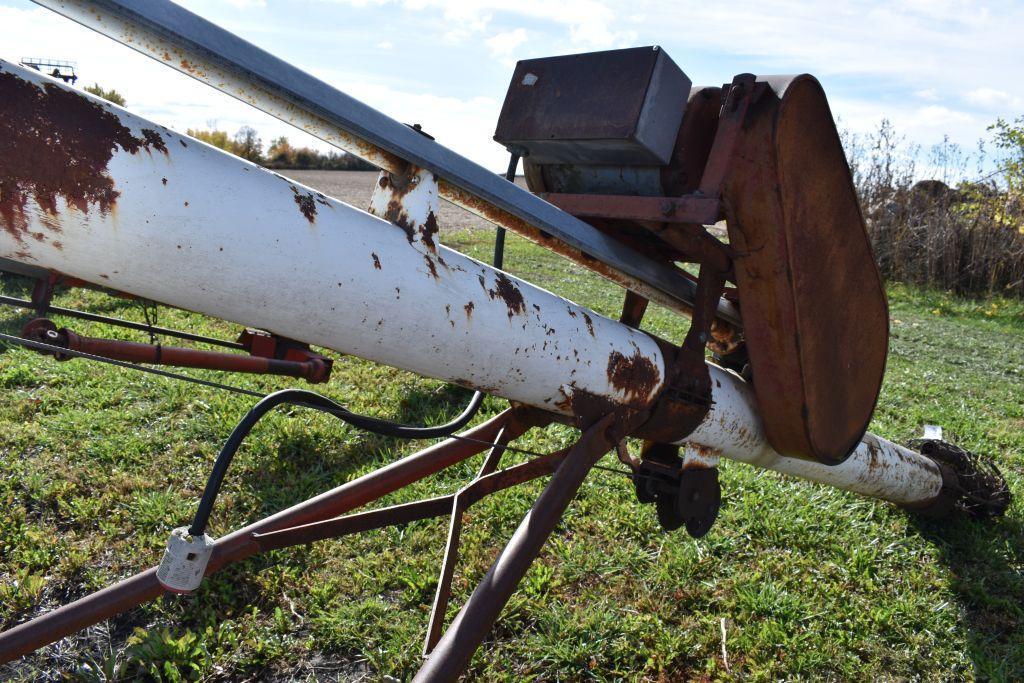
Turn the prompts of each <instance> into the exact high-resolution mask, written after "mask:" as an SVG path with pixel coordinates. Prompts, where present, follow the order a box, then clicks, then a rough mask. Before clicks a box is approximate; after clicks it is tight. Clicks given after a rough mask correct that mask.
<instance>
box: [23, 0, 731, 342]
mask: <svg viewBox="0 0 1024 683" xmlns="http://www.w3.org/2000/svg"><path fill="white" fill-rule="evenodd" d="M35 1H36V3H37V4H39V5H41V6H43V7H47V8H49V9H51V10H53V11H55V12H57V13H58V14H61V15H63V16H65V17H68V18H69V19H72V20H74V21H76V22H78V23H80V24H82V25H83V26H86V27H88V28H91V29H93V30H95V31H97V32H99V33H101V34H103V35H106V36H108V37H110V38H112V39H114V40H116V41H118V42H120V43H123V44H125V45H127V46H129V47H131V48H133V49H135V50H137V51H139V52H141V53H143V54H146V55H148V56H150V57H153V58H154V59H156V60H158V61H160V62H162V63H165V64H167V65H168V66H171V67H173V68H174V69H177V70H178V71H181V72H182V73H185V74H187V75H189V76H191V77H193V78H195V79H197V80H199V81H202V82H204V83H206V84H207V85H210V86H212V87H214V88H216V89H218V90H221V91H223V92H225V93H227V94H229V95H231V96H233V97H235V98H237V99H239V100H241V101H243V102H245V103H247V104H250V105H252V106H254V107H256V108H257V109H260V110H262V111H264V112H266V113H268V114H270V115H272V116H275V117H277V118H279V119H281V120H282V121H285V122H286V123H290V124H292V125H296V126H297V127H299V128H302V129H304V130H306V131H307V132H309V133H310V134H312V135H314V136H317V137H319V138H321V139H322V140H324V141H326V142H328V143H330V144H333V145H336V146H338V147H341V148H343V149H345V150H346V151H349V152H351V153H353V154H355V155H356V156H358V157H361V158H363V159H366V160H367V161H369V162H370V163H373V164H375V165H377V166H379V167H381V168H384V169H386V170H391V171H402V170H404V164H403V162H408V163H411V164H414V165H416V166H418V167H420V168H423V169H427V170H429V171H431V172H433V173H435V174H436V175H437V176H438V177H439V179H440V181H441V182H440V186H441V193H442V195H443V196H445V198H447V199H449V200H450V201H452V202H453V203H455V204H458V205H460V206H463V207H464V208H467V209H468V210H470V211H472V212H474V213H476V214H478V215H480V216H482V217H484V218H486V219H488V220H490V221H492V222H494V223H497V224H498V225H501V226H502V227H505V228H508V229H510V230H512V231H514V232H517V233H520V234H523V235H524V236H526V237H527V238H529V239H531V240H533V241H535V242H539V243H541V244H544V245H545V246H548V247H551V248H552V249H553V250H555V251H557V252H559V253H561V254H563V255H565V256H567V257H569V258H571V259H573V260H575V261H576V262H578V263H580V264H581V265H583V266H585V267H587V268H590V269H591V270H594V271H595V272H597V273H599V274H601V275H602V276H604V277H606V278H608V279H610V280H612V281H614V282H616V283H618V284H620V285H623V286H625V287H627V288H630V289H633V290H635V291H637V293H639V294H642V295H644V296H646V297H647V298H650V299H652V300H655V301H658V302H659V303H662V304H664V305H666V306H668V307H670V308H673V309H676V310H681V311H683V312H687V313H688V312H689V309H690V304H691V302H692V300H693V297H694V295H695V286H694V284H693V283H692V282H691V281H689V280H688V279H687V278H686V277H684V276H683V275H682V273H681V272H680V271H679V270H678V269H676V268H675V267H673V266H672V265H670V264H667V263H660V262H658V261H655V260H653V259H651V258H648V257H646V256H644V255H642V254H640V253H638V252H636V251H633V250H632V249H630V248H628V247H626V246H624V245H622V244H621V243H619V242H617V241H616V240H614V239H612V238H610V237H607V236H606V235H604V234H602V233H601V232H600V231H598V230H596V229H595V228H593V227H592V226H590V225H588V224H587V223H584V222H583V221H581V220H579V219H577V218H574V217H573V216H570V215H569V214H567V213H565V212H563V211H561V210H560V209H558V208H556V207H554V206H552V205H551V204H549V203H547V202H545V201H544V200H542V199H540V198H539V197H536V196H534V195H532V194H530V193H529V192H528V191H526V190H524V189H522V188H520V187H517V186H516V185H515V184H514V183H509V182H508V181H506V180H505V179H504V178H502V177H501V176H499V175H498V174H496V173H493V172H491V171H488V170H487V169H485V168H483V167H482V166H480V165H479V164H476V163H474V162H472V161H470V160H469V159H466V158H465V157H463V156H461V155H459V154H456V153H455V152H453V151H452V150H450V149H448V148H446V147H444V146H443V145H441V144H439V143H437V142H435V141H434V140H431V139H430V138H428V137H426V136H424V135H422V134H420V133H419V132H417V131H415V130H413V129H412V128H410V127H409V126H406V125H405V124H402V123H400V122H398V121H396V120H394V119H392V118H390V117H388V116H386V115H385V114H382V113H381V112H378V111H377V110H375V109H373V108H371V107H369V106H368V105H366V104H364V103H362V102H360V101H359V100H357V99H355V98H353V97H351V96H349V95H347V94H345V93H343V92H341V91H340V90H338V89H336V88H334V87H332V86H330V85H328V84H327V83H325V82H323V81H321V80H319V79H317V78H314V77H313V76H311V75H309V74H307V73H305V72H304V71H302V70H300V69H298V68H296V67H294V66H292V65H291V64H288V63H287V62H285V61H283V60H281V59H279V58H277V57H275V56H273V55H271V54H270V53H268V52H266V51H264V50H262V49H260V48H258V47H256V46H255V45H252V44H251V43H249V42H247V41H245V40H243V39H241V38H239V37H238V36H235V35H234V34H232V33H230V32H228V31H226V30H224V29H222V28H220V27H219V26H217V25H216V24H213V23H212V22H209V21H207V20H205V19H203V18H202V17H199V16H198V15H196V14H193V13H192V12H189V11H188V10H186V9H184V8H182V7H179V6H177V5H175V4H174V3H172V2H168V1H166V0H121V1H115V0H91V1H90V0H35ZM553 242H556V243H557V244H553ZM718 315H719V317H721V318H722V319H724V320H727V321H728V322H730V323H732V324H733V325H736V326H740V325H741V321H740V318H739V314H738V311H736V309H735V308H734V307H733V306H732V305H731V304H730V303H729V302H727V301H721V302H720V303H719V307H718Z"/></svg>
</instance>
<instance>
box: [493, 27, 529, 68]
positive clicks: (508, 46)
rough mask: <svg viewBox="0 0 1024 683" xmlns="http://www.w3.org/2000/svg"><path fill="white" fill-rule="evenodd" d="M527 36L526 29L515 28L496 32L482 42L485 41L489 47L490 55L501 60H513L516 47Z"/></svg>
mask: <svg viewBox="0 0 1024 683" xmlns="http://www.w3.org/2000/svg"><path fill="white" fill-rule="evenodd" d="M528 37H529V36H528V35H527V33H526V29H523V28H517V29H515V30H513V31H503V32H502V33H496V34H494V35H493V36H491V37H490V38H488V39H487V40H486V41H484V42H486V43H487V47H489V48H490V49H491V56H492V57H496V58H498V59H501V60H502V61H508V60H512V61H514V59H512V58H513V56H514V53H515V50H516V48H518V47H519V46H520V45H522V44H523V43H525V42H526V40H527V38H528Z"/></svg>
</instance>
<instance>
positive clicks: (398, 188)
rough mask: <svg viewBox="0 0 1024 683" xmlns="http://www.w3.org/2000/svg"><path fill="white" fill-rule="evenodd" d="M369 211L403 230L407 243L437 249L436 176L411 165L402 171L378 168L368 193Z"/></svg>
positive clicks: (432, 250)
mask: <svg viewBox="0 0 1024 683" xmlns="http://www.w3.org/2000/svg"><path fill="white" fill-rule="evenodd" d="M369 211H370V213H372V214H373V215H374V216H379V217H381V218H383V219H384V220H386V221H389V222H391V223H394V224H395V225H397V226H398V227H400V228H402V230H403V231H405V237H406V239H407V240H409V244H414V245H416V244H418V245H419V246H421V247H423V248H424V249H426V250H428V251H430V252H431V253H434V254H436V253H437V232H438V230H439V227H438V224H437V215H438V213H439V206H438V188H437V176H435V175H434V174H433V173H431V172H430V171H425V170H423V169H421V168H416V167H415V166H409V167H408V168H407V169H406V170H405V171H404V172H402V173H390V172H388V171H382V172H381V174H380V176H378V178H377V183H376V184H375V185H374V187H373V195H372V196H371V197H370V208H369Z"/></svg>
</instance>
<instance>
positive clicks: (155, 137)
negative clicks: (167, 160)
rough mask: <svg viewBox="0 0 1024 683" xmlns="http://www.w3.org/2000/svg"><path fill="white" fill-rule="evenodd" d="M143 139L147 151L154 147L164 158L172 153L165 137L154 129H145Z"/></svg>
mask: <svg viewBox="0 0 1024 683" xmlns="http://www.w3.org/2000/svg"><path fill="white" fill-rule="evenodd" d="M142 138H143V140H145V142H144V143H143V144H144V146H145V147H146V149H147V150H148V149H149V148H150V147H152V148H153V149H155V150H156V151H158V152H162V153H163V155H164V156H169V155H170V152H168V151H167V145H165V144H164V139H163V137H162V136H161V135H160V133H158V132H156V131H155V130H153V129H152V128H143V129H142Z"/></svg>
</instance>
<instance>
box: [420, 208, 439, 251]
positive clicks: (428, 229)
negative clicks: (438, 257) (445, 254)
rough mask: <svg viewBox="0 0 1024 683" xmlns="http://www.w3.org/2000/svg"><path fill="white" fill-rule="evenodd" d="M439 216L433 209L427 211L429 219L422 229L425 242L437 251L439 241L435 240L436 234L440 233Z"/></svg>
mask: <svg viewBox="0 0 1024 683" xmlns="http://www.w3.org/2000/svg"><path fill="white" fill-rule="evenodd" d="M438 230H439V228H438V226H437V217H436V216H435V215H434V212H433V211H428V212H427V220H426V221H425V222H424V223H423V229H422V230H421V231H420V235H422V237H421V239H422V240H423V243H424V244H425V245H427V247H429V248H430V250H431V251H437V243H436V242H434V235H436V234H437V233H438Z"/></svg>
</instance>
